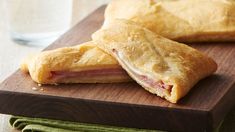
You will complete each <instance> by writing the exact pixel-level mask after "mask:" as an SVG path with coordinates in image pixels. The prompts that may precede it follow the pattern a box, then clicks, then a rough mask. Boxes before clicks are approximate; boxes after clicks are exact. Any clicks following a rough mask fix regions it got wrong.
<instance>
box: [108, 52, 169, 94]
mask: <svg viewBox="0 0 235 132" xmlns="http://www.w3.org/2000/svg"><path fill="white" fill-rule="evenodd" d="M112 52H113V53H115V54H116V55H117V57H118V58H119V59H120V60H121V58H120V57H119V55H118V51H117V50H116V49H112ZM122 62H124V61H122ZM124 65H126V64H125V62H124ZM126 67H128V66H127V65H126ZM129 70H130V71H131V72H132V74H134V75H135V76H136V77H137V78H138V79H140V80H141V81H143V82H144V83H146V84H147V85H148V86H149V87H153V88H156V89H159V88H161V89H164V90H167V91H168V92H169V93H171V91H172V88H173V86H172V85H168V84H165V83H164V82H163V81H162V80H160V81H155V80H154V79H152V78H149V77H147V76H145V75H139V74H137V73H135V72H134V71H133V70H131V68H129Z"/></svg>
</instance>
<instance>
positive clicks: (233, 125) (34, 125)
mask: <svg viewBox="0 0 235 132" xmlns="http://www.w3.org/2000/svg"><path fill="white" fill-rule="evenodd" d="M9 122H10V125H11V126H12V127H13V128H15V129H18V130H21V131H22V132H163V131H157V130H146V129H136V128H124V127H114V126H105V125H97V124H87V123H78V122H68V121H59V120H51V119H41V118H28V117H19V116H12V117H11V118H10V120H9ZM214 132H235V107H234V109H233V110H232V111H231V112H230V113H229V114H228V115H227V116H226V117H225V119H224V121H223V122H222V123H221V124H220V125H219V126H218V128H217V129H216V130H214Z"/></svg>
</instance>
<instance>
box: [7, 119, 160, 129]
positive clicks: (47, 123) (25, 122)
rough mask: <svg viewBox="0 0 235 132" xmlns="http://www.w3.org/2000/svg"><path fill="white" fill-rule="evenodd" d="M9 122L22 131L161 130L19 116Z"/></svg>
mask: <svg viewBox="0 0 235 132" xmlns="http://www.w3.org/2000/svg"><path fill="white" fill-rule="evenodd" d="M9 123H10V125H11V126H12V127H13V128H15V129H18V130H21V131H22V132H35V131H36V132H162V131H156V130H146V129H136V128H124V127H114V126H105V125H97V124H87V123H78V122H68V121H59V120H51V119H42V118H28V117H20V116H12V117H11V118H10V120H9Z"/></svg>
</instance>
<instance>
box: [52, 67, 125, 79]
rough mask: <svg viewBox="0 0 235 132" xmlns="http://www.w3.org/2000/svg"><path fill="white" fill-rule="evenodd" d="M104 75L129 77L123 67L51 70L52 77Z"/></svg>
mask: <svg viewBox="0 0 235 132" xmlns="http://www.w3.org/2000/svg"><path fill="white" fill-rule="evenodd" d="M104 76H123V77H129V76H128V74H127V73H126V71H124V70H123V69H121V68H109V69H95V70H87V71H51V78H53V79H62V78H89V77H104Z"/></svg>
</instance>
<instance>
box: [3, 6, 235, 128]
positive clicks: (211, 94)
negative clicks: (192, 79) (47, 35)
mask: <svg viewBox="0 0 235 132" xmlns="http://www.w3.org/2000/svg"><path fill="white" fill-rule="evenodd" d="M104 9H105V6H103V7H101V8H99V9H97V10H96V11H95V12H94V13H92V14H91V15H90V16H88V17H87V18H86V19H84V20H83V21H81V22H80V23H79V24H77V25H76V26H75V27H73V28H72V29H71V30H70V31H68V32H67V33H65V34H64V35H63V36H62V37H61V38H59V39H58V40H57V41H56V42H54V43H53V44H52V45H51V46H49V47H48V48H46V50H49V49H55V48H58V47H64V46H72V45H76V44H79V43H82V42H85V41H88V40H90V39H91V38H90V36H91V34H92V33H93V32H94V31H96V30H97V29H99V28H100V26H101V24H102V22H103V20H104V18H103V13H104ZM189 45H191V46H192V47H194V48H196V49H199V50H200V51H202V52H204V53H206V54H208V55H209V56H211V57H212V58H213V59H214V60H215V61H216V62H217V63H218V65H219V67H218V70H217V72H216V73H215V74H214V75H212V76H210V77H208V78H206V79H203V80H201V81H200V82H199V83H197V84H196V86H195V87H194V88H193V89H192V90H191V91H190V92H189V94H188V95H187V96H186V97H184V98H183V99H181V100H180V101H179V103H178V104H172V103H169V102H167V101H165V100H163V99H161V98H159V97H157V96H155V95H152V94H150V93H148V92H146V91H145V90H144V89H143V88H141V87H140V86H139V85H138V84H136V83H135V82H132V83H115V84H66V85H58V86H51V85H43V86H42V87H39V86H38V85H37V84H36V83H34V82H33V81H32V80H31V78H30V76H29V75H26V74H24V73H22V72H20V71H19V70H18V71H16V72H15V73H14V74H13V75H11V76H10V77H9V78H7V79H6V80H5V81H4V82H3V83H2V84H1V85H0V106H1V107H0V112H1V113H4V114H13V115H22V116H29V117H45V118H52V119H61V120H69V121H79V122H88V123H99V124H107V125H115V126H126V127H137V128H148V129H159V130H169V131H190V132H192V131H195V132H200V131H203V132H204V131H212V129H214V128H215V127H217V125H218V124H219V123H220V121H221V120H222V119H223V118H224V116H225V115H226V113H227V112H228V111H229V110H231V108H232V107H233V105H234V104H235V83H234V82H235V43H197V44H189ZM9 61H10V60H9ZM198 68H200V67H198ZM33 87H35V88H37V90H35V89H34V88H33Z"/></svg>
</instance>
